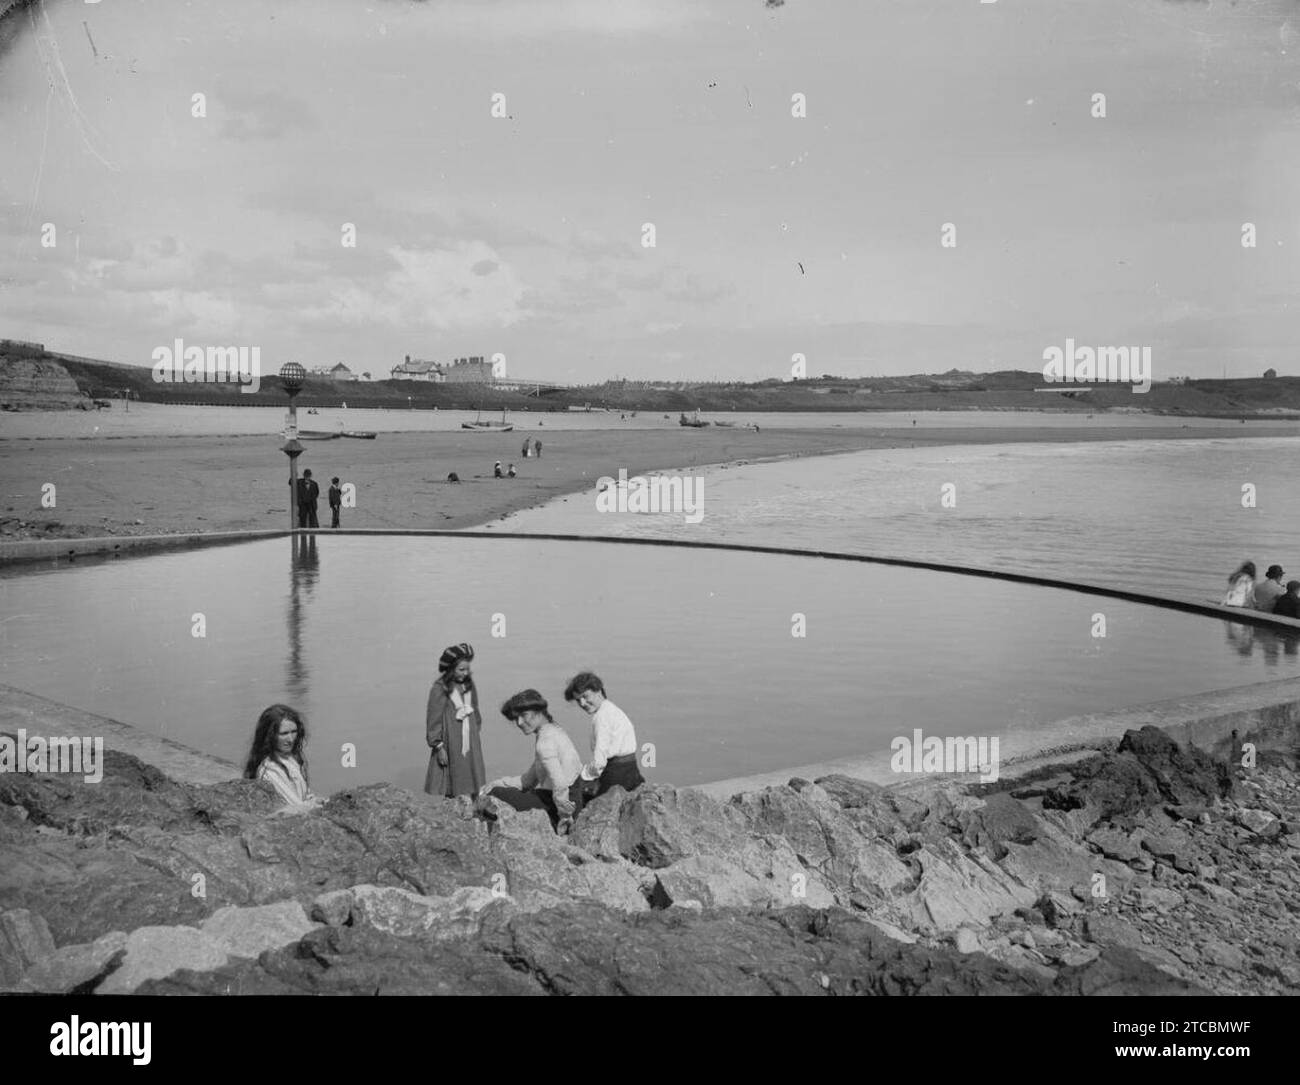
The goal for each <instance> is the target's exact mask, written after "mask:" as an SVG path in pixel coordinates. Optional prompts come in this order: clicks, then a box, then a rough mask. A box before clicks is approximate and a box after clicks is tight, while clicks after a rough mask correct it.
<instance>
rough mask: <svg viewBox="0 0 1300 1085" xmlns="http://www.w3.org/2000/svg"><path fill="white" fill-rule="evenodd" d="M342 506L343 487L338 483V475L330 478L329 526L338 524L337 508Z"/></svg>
mask: <svg viewBox="0 0 1300 1085" xmlns="http://www.w3.org/2000/svg"><path fill="white" fill-rule="evenodd" d="M341 508H343V488H342V487H341V486H340V485H339V480H338V476H337V475H336V476H335V477H334V478H332V479H331V480H330V516H331V522H330V527H338V526H339V510H340V509H341Z"/></svg>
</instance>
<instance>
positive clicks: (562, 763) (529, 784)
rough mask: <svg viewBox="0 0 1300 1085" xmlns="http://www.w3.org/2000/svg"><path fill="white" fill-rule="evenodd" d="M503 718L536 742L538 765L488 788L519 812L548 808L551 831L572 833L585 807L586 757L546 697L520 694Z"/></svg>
mask: <svg viewBox="0 0 1300 1085" xmlns="http://www.w3.org/2000/svg"><path fill="white" fill-rule="evenodd" d="M501 715H503V716H505V718H506V719H508V720H509V721H510V722H511V723H513V724H514V725H515V726H516V727H518V728H519V730H520V732H521V733H523V734H525V735H532V736H533V739H534V753H533V763H532V764H531V765H529V766H528V769H527V770H526V771H525V772H524V774H523V775H522V776H521V777H519V785H518V786H517V787H514V786H510V781H504V780H503V781H499V782H495V781H494V785H495V786H492V787H491V788H490V789H486V788H485V789H484V790H485V791H487V794H489V795H492V796H494V797H496V798H498V799H500V800H501V801H502V802H504V803H506V804H507V805H508V806H512V807H514V808H515V809H516V810H545V811H546V813H547V814H548V815H549V816H550V819H551V827H552V828H553V829H555V830H556V832H559V833H567V832H568V830H569V828H570V827H571V826H572V825H573V819H574V818H575V817H577V814H578V811H579V810H581V809H582V779H581V774H582V758H581V757H579V756H578V751H577V748H576V747H575V746H574V745H573V742H572V740H571V739H570V738H569V736H568V735H567V734H565V732H564V729H563V728H561V727H558V726H557V725H556V723H555V721H554V720H553V719H551V714H550V712H548V711H547V710H546V698H545V697H543V696H542V695H541V694H540V693H538V692H537V690H535V689H526V690H524V691H523V692H522V693H516V694H515V695H514V696H513V697H511V698H510V700H508V701H506V703H505V704H503V705H502V706H501Z"/></svg>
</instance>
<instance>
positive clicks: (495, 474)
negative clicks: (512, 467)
mask: <svg viewBox="0 0 1300 1085" xmlns="http://www.w3.org/2000/svg"><path fill="white" fill-rule="evenodd" d="M492 474H493V477H495V478H505V475H503V474H502V473H501V461H500V460H497V462H496V464H495V465H494V466H493V468H492Z"/></svg>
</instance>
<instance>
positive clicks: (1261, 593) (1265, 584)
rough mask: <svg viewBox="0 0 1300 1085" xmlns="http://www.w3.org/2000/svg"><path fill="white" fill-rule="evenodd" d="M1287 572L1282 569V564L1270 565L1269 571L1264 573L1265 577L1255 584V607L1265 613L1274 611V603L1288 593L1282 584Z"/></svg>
mask: <svg viewBox="0 0 1300 1085" xmlns="http://www.w3.org/2000/svg"><path fill="white" fill-rule="evenodd" d="M1284 576H1286V573H1285V572H1283V571H1282V566H1280V565H1270V566H1269V567H1268V572H1267V573H1265V574H1264V579H1263V580H1261V581H1260V582H1259V583H1258V584H1256V585H1255V609H1256V610H1262V611H1263V612H1264V613H1265V614H1272V613H1273V604H1274V603H1276V602H1277V601H1278V600H1279V599H1281V598H1282V596H1284V595H1285V594H1286V588H1284V587H1283V586H1282V578H1283V577H1284Z"/></svg>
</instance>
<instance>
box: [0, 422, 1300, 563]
mask: <svg viewBox="0 0 1300 1085" xmlns="http://www.w3.org/2000/svg"><path fill="white" fill-rule="evenodd" d="M258 413H261V412H258ZM57 421H58V419H57V417H54V418H52V423H54V422H57ZM1098 421H1099V422H1100V421H1101V420H1098ZM1162 421H1163V424H1159V423H1156V424H1153V425H1152V426H1151V427H1149V428H1148V427H1146V426H1141V427H1138V426H1134V425H1132V423H1131V421H1130V422H1129V423H1128V424H1126V425H1124V426H1123V427H1122V428H1120V427H1105V426H1103V425H1097V426H1095V427H1094V428H1089V429H1086V430H1081V429H1077V428H1069V429H1065V428H1053V427H1050V426H1043V427H1035V428H1023V427H1019V426H1017V427H1005V428H1004V427H988V428H982V429H972V428H965V427H962V428H957V427H953V428H943V427H941V426H936V425H933V424H931V425H927V426H925V427H917V428H916V429H912V430H897V429H894V430H880V431H872V430H868V429H847V428H845V429H777V428H768V427H766V426H765V427H763V429H762V431H761V432H759V433H755V432H754V431H752V430H742V429H734V430H733V429H726V430H723V429H715V428H709V429H704V430H693V429H683V428H680V427H675V428H672V429H668V430H628V429H602V430H582V431H577V430H564V431H562V430H548V431H546V432H545V434H544V435H543V434H540V433H539V434H538V435H539V436H543V437H544V450H543V457H544V458H542V459H540V460H537V459H528V460H525V459H522V458H521V456H520V449H521V445H522V444H523V436H525V435H526V434H525V433H523V432H522V431H515V432H514V433H509V434H491V433H471V432H467V431H453V432H433V433H385V434H381V435H380V436H379V437H378V439H376V440H374V441H357V440H349V439H346V438H344V439H339V440H332V441H311V442H305V443H304V447H305V451H304V453H303V455H302V457H301V458H300V459H299V461H298V464H299V470H300V471H301V470H302V469H303V468H308V467H309V468H311V469H312V474H313V477H314V478H315V479H316V480H317V481H318V483H319V484H320V487H321V498H320V505H319V516H320V520H321V523H322V524H323V525H328V523H329V509H328V506H327V505H326V499H325V493H326V490H327V489H328V487H329V480H330V478H331V477H332V476H334V475H338V476H339V477H340V478H341V479H342V480H343V482H345V483H346V482H351V483H353V484H354V485H355V486H356V495H357V498H356V500H357V505H356V508H353V509H344V510H343V526H345V527H357V528H426V529H427V528H463V527H472V526H475V525H479V524H483V523H486V522H488V521H490V520H494V519H498V518H500V517H503V516H507V515H509V514H511V513H513V512H515V511H518V510H520V509H524V508H530V507H532V506H535V505H540V504H543V503H544V502H546V501H549V500H550V499H551V498H553V497H556V496H558V495H561V494H565V493H573V492H576V491H580V490H583V489H585V488H587V487H588V486H593V487H594V484H595V481H596V479H597V478H599V477H600V476H601V475H611V476H617V474H618V472H619V470H620V469H626V470H627V471H628V472H629V474H636V473H640V472H644V471H654V470H669V469H683V470H684V469H690V468H695V467H702V466H705V465H708V464H721V463H739V462H751V463H752V462H755V461H760V460H764V459H785V458H790V457H795V456H804V455H818V454H824V453H829V452H851V451H858V450H862V449H872V448H908V447H919V446H922V445H936V444H939V445H957V444H990V443H1005V442H1043V441H1048V442H1060V441H1067V442H1090V441H1106V440H1112V441H1113V440H1159V439H1166V440H1178V439H1204V438H1212V437H1218V438H1222V437H1246V436H1249V437H1269V436H1294V434H1295V429H1294V427H1293V426H1289V425H1286V424H1279V425H1276V426H1273V425H1266V424H1259V423H1256V424H1253V425H1250V426H1242V425H1240V424H1237V425H1233V424H1230V423H1224V424H1223V425H1222V426H1215V427H1211V426H1207V425H1206V424H1205V420H1201V424H1199V425H1197V426H1196V427H1195V428H1190V427H1189V428H1188V429H1186V430H1184V429H1181V428H1179V429H1173V428H1170V426H1169V424H1168V421H1167V420H1162ZM58 428H59V427H58V426H57V425H53V424H52V426H51V429H52V431H53V432H56V433H57V432H58ZM11 433H12V431H10V432H9V433H6V432H5V430H4V428H3V427H0V534H4V535H7V536H9V537H11V538H13V537H62V536H79V535H89V534H102V535H114V534H116V535H141V534H157V533H172V532H193V531H234V530H246V529H268V528H269V529H275V528H281V527H287V526H288V519H289V513H288V498H289V492H288V461H287V460H286V458H285V456H284V455H283V454H282V453H281V452H280V451H279V443H280V442H279V438H278V437H275V436H271V435H262V436H251V437H250V436H244V437H217V436H211V437H192V436H191V437H179V436H178V437H166V436H121V437H107V438H106V437H90V438H84V437H83V438H74V437H63V436H50V437H45V438H43V439H33V438H30V437H18V436H14V435H11ZM497 459H500V460H502V461H503V463H510V462H514V464H515V466H516V469H517V470H518V471H519V477H518V478H515V479H495V478H493V477H492V464H493V461H494V460H497ZM450 471H455V472H457V474H459V476H460V478H461V480H462V481H461V483H460V484H459V485H456V484H451V483H448V482H447V481H446V478H447V474H448V472H450ZM46 483H53V484H54V486H55V491H54V494H55V506H54V508H42V506H41V493H42V487H43V486H44V484H46ZM19 521H24V522H26V525H27V526H22V525H20V524H19ZM51 523H53V524H54V525H55V526H52V527H49V526H47V525H50V524H51Z"/></svg>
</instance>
